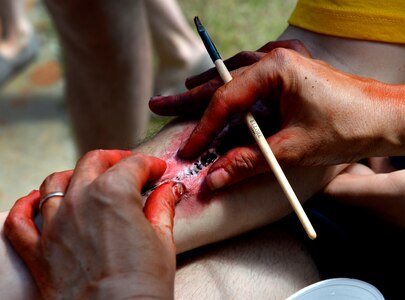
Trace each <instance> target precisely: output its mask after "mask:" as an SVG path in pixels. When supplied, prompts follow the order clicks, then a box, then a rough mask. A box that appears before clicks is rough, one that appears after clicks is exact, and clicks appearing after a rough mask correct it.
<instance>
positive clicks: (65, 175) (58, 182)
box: [39, 170, 73, 232]
mask: <svg viewBox="0 0 405 300" xmlns="http://www.w3.org/2000/svg"><path fill="white" fill-rule="evenodd" d="M72 174H73V170H68V171H64V172H57V173H53V174H51V175H49V176H48V177H47V178H45V180H44V181H43V183H42V184H41V187H40V189H39V190H40V194H41V199H42V198H43V197H46V195H49V194H50V193H54V192H62V193H66V192H67V190H68V186H69V183H70V179H71V177H72ZM62 201H63V197H61V196H56V197H50V198H48V199H47V200H46V202H43V204H42V207H41V208H40V209H41V211H40V213H41V216H42V230H43V232H45V231H46V230H47V224H50V223H51V221H52V220H53V218H54V217H55V215H56V213H57V211H58V209H59V207H60V205H61V203H62Z"/></svg>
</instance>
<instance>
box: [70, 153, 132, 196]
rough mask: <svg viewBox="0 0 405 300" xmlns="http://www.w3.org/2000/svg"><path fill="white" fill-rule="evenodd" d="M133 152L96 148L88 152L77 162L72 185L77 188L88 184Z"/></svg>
mask: <svg viewBox="0 0 405 300" xmlns="http://www.w3.org/2000/svg"><path fill="white" fill-rule="evenodd" d="M132 154H133V152H132V151H129V150H94V151H90V152H88V153H86V154H85V155H84V156H83V157H82V158H81V159H80V160H79V161H78V162H77V164H76V167H75V170H74V173H73V175H72V178H71V183H70V186H72V187H74V188H75V189H80V188H81V187H83V186H87V185H88V184H90V183H91V182H93V180H94V179H95V178H97V177H98V176H99V175H100V174H102V173H104V172H105V171H106V170H108V169H109V168H110V167H112V166H113V165H115V164H116V163H117V162H119V161H120V160H121V159H123V158H124V157H128V156H130V155H132Z"/></svg>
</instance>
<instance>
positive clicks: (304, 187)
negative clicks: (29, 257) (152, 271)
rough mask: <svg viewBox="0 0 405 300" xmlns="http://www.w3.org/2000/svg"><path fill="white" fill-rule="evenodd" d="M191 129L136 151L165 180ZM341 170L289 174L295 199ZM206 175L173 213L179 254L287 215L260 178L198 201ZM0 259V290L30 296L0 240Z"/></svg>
mask: <svg viewBox="0 0 405 300" xmlns="http://www.w3.org/2000/svg"><path fill="white" fill-rule="evenodd" d="M194 126H195V122H192V121H188V122H175V123H172V124H170V125H168V126H166V127H165V128H164V129H163V130H162V131H161V132H160V133H158V134H157V135H156V136H155V137H154V138H152V139H151V140H149V141H147V142H145V143H144V144H142V145H140V146H139V147H137V148H136V151H138V152H143V153H145V154H149V155H154V156H157V157H160V158H162V159H164V160H167V161H168V169H167V170H166V175H170V172H171V170H172V169H175V167H176V166H177V165H179V164H178V163H173V165H171V160H172V161H173V159H174V157H175V154H176V152H177V149H178V146H179V144H180V143H181V142H182V141H184V140H185V138H186V137H187V134H188V132H190V131H191V130H192V129H193V127H194ZM174 162H175V161H174ZM342 168H343V167H331V168H323V167H320V168H309V169H291V170H288V171H287V172H286V173H287V176H288V177H289V180H290V182H291V183H292V185H293V187H294V189H295V191H296V193H297V195H298V197H299V199H300V200H302V201H305V200H306V199H308V198H309V197H310V196H311V195H313V194H314V193H315V192H317V191H318V190H319V189H321V188H322V186H324V185H325V184H326V183H327V182H329V181H330V180H331V179H332V178H333V177H334V176H335V175H336V173H337V172H338V171H339V170H340V169H342ZM205 172H206V169H205V170H204V172H201V173H199V174H198V176H197V177H196V180H197V184H196V185H195V186H192V185H190V184H186V192H185V194H184V195H183V199H182V201H181V202H180V203H179V204H178V205H177V207H176V216H175V225H174V235H175V242H176V246H177V252H178V253H180V252H184V251H187V250H190V249H193V248H196V247H198V246H201V245H205V244H208V243H212V242H215V241H219V240H222V239H225V238H229V237H231V236H235V235H237V234H240V233H243V232H246V231H248V230H252V229H255V228H258V227H261V226H263V225H265V224H269V223H272V222H274V221H276V220H278V219H280V218H282V217H283V216H285V215H286V214H288V213H290V212H291V208H290V207H289V204H288V201H287V200H286V199H284V195H283V193H282V191H281V190H280V188H279V187H278V185H277V183H276V181H275V179H274V178H273V177H272V176H271V175H267V176H266V175H261V176H260V177H257V178H255V179H252V180H250V181H246V182H245V183H244V184H243V185H239V186H235V187H233V188H230V189H227V190H224V191H223V192H215V193H211V192H209V193H208V194H204V197H203V198H202V194H201V192H204V191H205V192H208V191H207V190H205V187H204V185H203V176H204V173H205ZM166 175H164V176H166ZM3 217H5V214H3ZM0 259H1V260H2V264H1V265H2V266H3V267H2V268H1V272H2V275H3V276H2V277H1V278H2V280H1V281H0V289H1V290H6V291H7V292H9V293H10V295H14V293H22V292H24V293H34V291H35V288H34V287H35V286H34V285H33V283H32V281H31V278H30V275H29V273H28V272H27V271H26V269H24V265H23V264H22V263H21V261H20V260H19V258H18V257H17V256H16V254H15V253H14V251H13V249H12V248H11V247H10V246H9V245H8V243H7V242H6V240H5V239H4V238H3V239H2V240H1V242H0ZM22 298H23V299H26V298H29V297H26V295H24V297H22Z"/></svg>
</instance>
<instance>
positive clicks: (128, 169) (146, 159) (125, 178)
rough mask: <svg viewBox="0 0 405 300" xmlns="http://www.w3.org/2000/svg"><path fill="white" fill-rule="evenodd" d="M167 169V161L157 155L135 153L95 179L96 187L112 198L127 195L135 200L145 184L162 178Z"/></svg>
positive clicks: (126, 196) (129, 198)
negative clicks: (135, 196)
mask: <svg viewBox="0 0 405 300" xmlns="http://www.w3.org/2000/svg"><path fill="white" fill-rule="evenodd" d="M165 170H166V163H165V162H164V161H163V160H161V159H159V158H156V157H153V156H148V155H144V154H141V153H135V154H133V155H131V156H129V157H127V158H124V159H123V160H121V161H120V162H119V163H117V164H116V165H115V166H113V167H111V168H110V169H109V170H107V171H106V172H105V173H104V174H103V175H101V176H100V177H99V178H97V179H96V180H95V181H94V188H96V189H98V190H100V193H103V194H105V195H106V196H111V198H112V199H116V198H123V197H125V198H126V199H128V200H131V201H133V198H134V195H138V196H139V204H140V205H142V201H141V195H140V192H141V190H142V188H143V186H144V185H145V184H146V183H147V182H150V181H152V180H156V179H158V178H160V177H161V176H162V175H163V173H164V171H165Z"/></svg>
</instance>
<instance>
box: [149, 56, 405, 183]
mask: <svg viewBox="0 0 405 300" xmlns="http://www.w3.org/2000/svg"><path fill="white" fill-rule="evenodd" d="M404 99H405V85H391V84H385V83H382V82H379V81H376V80H373V79H366V78H363V77H359V76H355V75H351V74H348V73H343V72H341V71H338V70H336V69H334V68H333V67H331V66H328V65H327V64H325V63H324V62H321V61H317V60H314V59H310V58H307V57H304V56H302V55H300V54H299V53H297V52H296V51H292V50H289V49H283V48H276V49H274V50H272V51H270V52H269V53H268V54H266V55H264V56H263V57H261V58H260V60H259V61H257V62H256V63H254V64H252V65H251V66H248V67H243V68H240V69H237V70H236V71H234V72H233V80H232V81H230V82H229V83H227V84H226V85H223V86H218V81H217V79H214V83H212V82H208V83H206V84H202V85H198V86H197V87H195V89H191V90H190V91H188V92H186V93H183V94H180V95H177V96H166V97H165V96H157V97H154V98H152V99H151V101H150V107H151V109H152V110H153V111H155V112H156V113H160V114H164V115H184V114H189V113H194V112H195V111H199V110H201V109H202V108H204V105H207V107H206V109H205V110H204V113H203V115H202V118H201V120H200V121H199V123H198V125H197V126H196V128H195V129H194V130H193V132H192V133H191V135H190V138H189V139H188V140H187V141H186V143H184V144H183V145H182V146H181V148H180V155H181V156H182V157H185V158H191V157H195V156H196V155H199V154H200V153H201V151H202V150H203V149H206V148H207V145H209V143H211V142H212V140H213V138H214V137H215V136H217V135H218V133H219V132H220V131H221V130H222V129H223V128H224V126H225V125H226V124H227V122H229V120H230V119H231V117H233V116H235V115H238V114H240V113H244V112H245V111H248V110H249V109H251V107H252V106H253V105H254V104H256V103H257V102H258V101H259V100H260V101H261V103H263V105H264V106H266V107H267V109H268V110H269V111H270V113H269V117H268V118H269V119H274V120H276V121H274V122H273V123H275V122H277V120H278V119H279V120H280V121H279V126H280V127H279V130H277V131H276V132H275V133H274V134H270V135H267V141H268V143H269V145H270V147H271V149H272V150H273V152H274V154H275V156H276V157H277V159H278V161H279V162H280V163H281V164H282V165H284V166H317V165H331V164H338V163H351V162H356V161H359V160H360V159H363V158H367V157H373V156H387V155H394V156H395V155H397V156H399V155H404V154H405V152H404V148H403V145H404V144H405V135H404V132H405V113H404V111H405V109H404V108H405V101H404ZM208 101H209V102H208ZM260 126H262V125H260ZM266 126H268V125H266V124H264V126H263V127H264V128H265V127H266ZM267 171H269V166H268V165H267V164H266V162H265V159H264V156H263V155H261V153H260V151H259V149H258V146H257V145H256V144H253V145H250V146H248V147H235V148H233V149H231V150H230V151H229V152H227V153H226V154H225V155H223V156H222V157H221V158H220V159H219V160H218V161H216V162H215V163H214V165H213V166H212V167H211V168H210V170H209V172H208V177H207V182H208V184H209V186H210V187H211V188H212V189H218V188H221V187H223V186H225V185H229V184H232V183H235V182H237V181H240V180H242V179H245V178H246V177H249V176H252V175H255V174H258V173H261V172H267Z"/></svg>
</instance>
